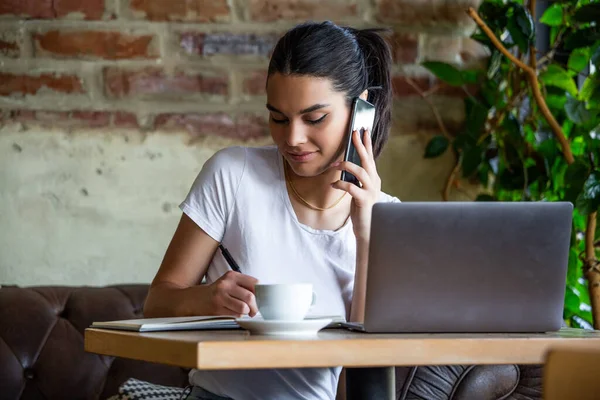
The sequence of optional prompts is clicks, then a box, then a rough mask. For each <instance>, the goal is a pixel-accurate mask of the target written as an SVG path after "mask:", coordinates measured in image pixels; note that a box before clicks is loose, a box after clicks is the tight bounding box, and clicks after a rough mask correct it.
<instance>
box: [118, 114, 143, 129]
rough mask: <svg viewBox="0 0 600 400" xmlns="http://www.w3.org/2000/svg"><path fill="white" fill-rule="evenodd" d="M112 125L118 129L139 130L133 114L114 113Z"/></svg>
mask: <svg viewBox="0 0 600 400" xmlns="http://www.w3.org/2000/svg"><path fill="white" fill-rule="evenodd" d="M113 125H114V126H116V127H119V128H139V127H140V125H139V123H138V119H137V116H136V115H135V114H133V113H127V112H116V113H115V114H114V117H113Z"/></svg>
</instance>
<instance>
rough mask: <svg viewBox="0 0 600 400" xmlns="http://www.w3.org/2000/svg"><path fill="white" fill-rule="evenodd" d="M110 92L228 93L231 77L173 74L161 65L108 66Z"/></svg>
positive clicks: (116, 94)
mask: <svg viewBox="0 0 600 400" xmlns="http://www.w3.org/2000/svg"><path fill="white" fill-rule="evenodd" d="M104 83H105V88H106V93H107V94H109V95H111V96H113V97H128V96H133V97H135V96H147V95H163V96H177V95H186V94H187V95H189V94H195V93H209V94H216V95H226V94H227V92H228V85H229V80H228V77H227V76H226V75H223V74H219V75H213V76H210V75H204V74H184V73H183V72H181V71H177V72H175V73H174V74H172V75H169V74H167V73H166V72H165V71H163V70H161V69H159V68H144V69H141V70H121V69H118V68H114V67H108V68H106V69H105V70H104Z"/></svg>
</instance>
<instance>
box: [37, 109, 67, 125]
mask: <svg viewBox="0 0 600 400" xmlns="http://www.w3.org/2000/svg"><path fill="white" fill-rule="evenodd" d="M70 116H71V113H69V112H68V111H36V112H35V119H36V121H39V122H42V123H45V122H48V123H51V125H60V126H65V125H66V123H67V122H68V121H69V119H70Z"/></svg>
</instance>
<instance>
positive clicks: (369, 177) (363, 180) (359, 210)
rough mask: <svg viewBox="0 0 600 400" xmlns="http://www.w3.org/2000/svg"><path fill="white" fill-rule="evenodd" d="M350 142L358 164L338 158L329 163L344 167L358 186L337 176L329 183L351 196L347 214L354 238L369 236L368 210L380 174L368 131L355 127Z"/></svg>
mask: <svg viewBox="0 0 600 400" xmlns="http://www.w3.org/2000/svg"><path fill="white" fill-rule="evenodd" d="M352 143H353V144H354V146H355V148H356V152H357V153H358V155H359V157H360V163H361V166H358V165H356V164H354V163H352V162H349V161H341V162H337V163H335V164H333V165H332V168H336V169H338V170H340V171H348V172H350V173H351V174H352V175H354V176H355V177H356V179H358V181H359V182H360V187H359V186H356V185H355V184H353V183H350V182H345V181H342V180H338V181H336V182H334V183H333V184H332V187H334V188H336V189H339V190H343V191H345V192H348V193H349V194H350V195H351V196H352V204H351V208H350V218H352V225H353V228H354V235H355V236H356V238H357V240H366V241H368V240H369V235H370V233H371V210H372V208H373V205H374V204H375V203H376V202H377V201H378V200H379V196H380V192H381V178H380V177H379V174H378V173H377V167H376V165H375V158H374V156H373V145H372V142H371V134H370V132H369V131H368V130H366V129H365V131H364V133H363V135H362V137H361V135H360V133H359V131H357V130H355V131H353V132H352Z"/></svg>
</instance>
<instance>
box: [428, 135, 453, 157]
mask: <svg viewBox="0 0 600 400" xmlns="http://www.w3.org/2000/svg"><path fill="white" fill-rule="evenodd" d="M449 145H450V141H449V140H448V138H447V137H446V136H443V135H437V136H434V137H433V138H432V139H431V140H430V141H429V143H427V147H426V148H425V158H435V157H439V156H441V155H442V154H444V152H445V151H446V149H448V146H449Z"/></svg>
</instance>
